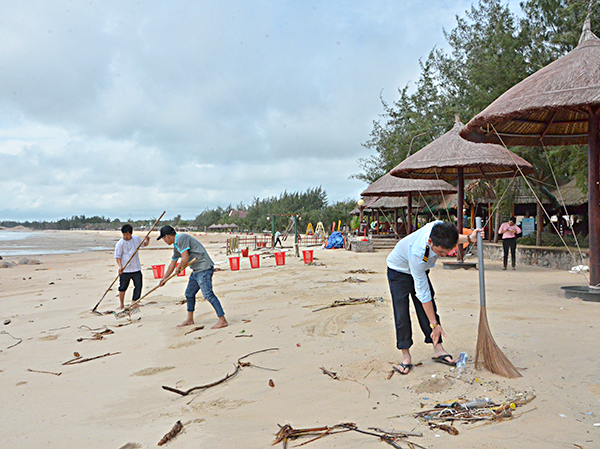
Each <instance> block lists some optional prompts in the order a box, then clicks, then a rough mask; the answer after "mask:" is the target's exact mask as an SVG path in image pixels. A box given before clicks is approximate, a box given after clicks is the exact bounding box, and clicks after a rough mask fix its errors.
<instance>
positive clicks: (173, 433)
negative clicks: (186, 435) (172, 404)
mask: <svg viewBox="0 0 600 449" xmlns="http://www.w3.org/2000/svg"><path fill="white" fill-rule="evenodd" d="M182 429H183V424H181V421H177V422H176V423H175V425H174V426H173V428H172V429H171V430H170V431H169V432H168V433H166V434H165V436H164V437H162V438H161V440H160V441H159V442H158V445H159V446H162V445H163V444H165V443H166V442H167V441H170V440H172V439H173V438H175V437H176V436H177V434H178V433H179V432H181V430H182Z"/></svg>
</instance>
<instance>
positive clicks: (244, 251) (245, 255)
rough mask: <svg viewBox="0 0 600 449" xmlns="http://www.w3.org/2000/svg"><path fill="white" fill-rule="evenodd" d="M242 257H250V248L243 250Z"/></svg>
mask: <svg viewBox="0 0 600 449" xmlns="http://www.w3.org/2000/svg"><path fill="white" fill-rule="evenodd" d="M242 256H243V257H248V248H244V249H243V250H242Z"/></svg>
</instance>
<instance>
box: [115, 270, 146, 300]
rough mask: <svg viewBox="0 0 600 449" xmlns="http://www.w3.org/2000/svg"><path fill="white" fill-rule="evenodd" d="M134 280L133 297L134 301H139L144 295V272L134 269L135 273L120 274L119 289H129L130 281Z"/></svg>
mask: <svg viewBox="0 0 600 449" xmlns="http://www.w3.org/2000/svg"><path fill="white" fill-rule="evenodd" d="M131 280H133V298H132V301H137V300H138V299H140V296H142V272H141V271H134V272H133V273H123V274H122V275H121V276H119V291H120V292H124V291H127V287H129V281H131Z"/></svg>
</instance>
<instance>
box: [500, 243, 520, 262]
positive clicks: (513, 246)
mask: <svg viewBox="0 0 600 449" xmlns="http://www.w3.org/2000/svg"><path fill="white" fill-rule="evenodd" d="M502 247H503V248H504V268H506V264H507V263H508V250H509V249H510V260H511V262H512V267H513V268H514V267H515V265H516V263H517V257H516V254H517V239H516V238H512V239H504V240H502Z"/></svg>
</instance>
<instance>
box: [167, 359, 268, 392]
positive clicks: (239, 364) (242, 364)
mask: <svg viewBox="0 0 600 449" xmlns="http://www.w3.org/2000/svg"><path fill="white" fill-rule="evenodd" d="M278 350H279V348H269V349H261V350H260V351H254V352H251V353H249V354H246V355H245V356H242V357H240V358H239V359H238V360H237V363H236V364H235V369H234V371H233V373H231V374H229V373H228V374H226V375H225V377H223V378H222V379H219V380H217V381H215V382H211V383H209V384H206V385H199V386H197V387H192V388H189V389H187V390H179V389H177V388H173V387H168V386H166V385H163V387H162V388H163V390H167V391H171V392H173V393H177V394H180V395H181V396H187V395H188V394H190V393H191V392H192V391H196V390H206V389H207V388H210V387H214V386H215V385H219V384H221V383H223V382H225V381H227V380H229V379H231V378H232V377H234V376H235V375H236V374H237V373H238V372H239V371H240V370H241V369H242V368H243V367H249V366H254V367H255V368H260V369H266V370H270V371H277V370H274V369H272V368H263V367H261V366H257V365H252V363H250V362H242V360H243V359H245V358H246V357H250V356H251V355H254V354H258V353H260V352H267V351H278Z"/></svg>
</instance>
